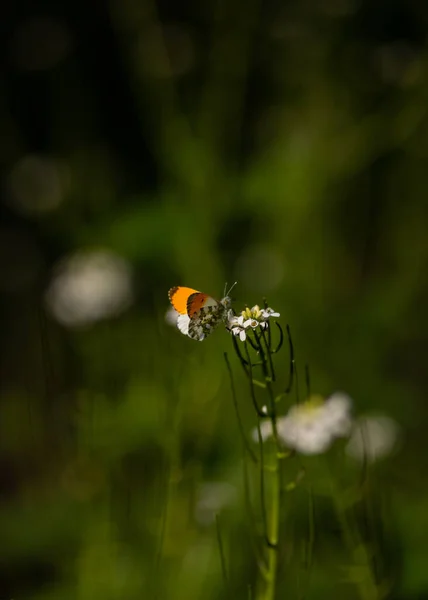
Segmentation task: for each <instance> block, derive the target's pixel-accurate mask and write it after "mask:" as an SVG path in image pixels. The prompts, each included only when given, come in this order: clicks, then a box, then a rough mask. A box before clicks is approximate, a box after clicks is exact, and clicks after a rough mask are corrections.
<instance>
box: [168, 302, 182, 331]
mask: <svg viewBox="0 0 428 600" xmlns="http://www.w3.org/2000/svg"><path fill="white" fill-rule="evenodd" d="M179 315H180V313H179V312H177V311H176V310H175V308H174V307H172V306H171V307H170V308H168V310H167V311H166V313H165V322H166V323H168V325H173V326H174V327H177V319H178V317H179Z"/></svg>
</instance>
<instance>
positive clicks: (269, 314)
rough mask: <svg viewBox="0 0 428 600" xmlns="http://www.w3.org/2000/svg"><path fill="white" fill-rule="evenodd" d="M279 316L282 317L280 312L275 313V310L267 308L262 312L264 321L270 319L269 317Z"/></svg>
mask: <svg viewBox="0 0 428 600" xmlns="http://www.w3.org/2000/svg"><path fill="white" fill-rule="evenodd" d="M279 316H280V314H279V312H275V311H274V310H273V308H269V307H267V308H264V309H263V310H262V317H263V319H266V320H267V319H269V317H279Z"/></svg>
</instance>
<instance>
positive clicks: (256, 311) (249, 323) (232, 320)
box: [226, 304, 280, 342]
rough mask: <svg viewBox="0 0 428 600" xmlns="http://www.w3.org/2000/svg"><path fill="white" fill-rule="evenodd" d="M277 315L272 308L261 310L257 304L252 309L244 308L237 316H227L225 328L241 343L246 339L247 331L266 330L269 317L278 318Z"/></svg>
mask: <svg viewBox="0 0 428 600" xmlns="http://www.w3.org/2000/svg"><path fill="white" fill-rule="evenodd" d="M279 316H280V315H279V313H278V312H275V311H274V310H273V309H272V308H264V309H261V308H260V307H259V306H258V304H256V305H255V306H253V308H248V307H247V308H246V309H245V310H243V311H242V312H241V314H240V315H239V316H235V315H233V314H230V315H229V319H228V322H227V325H226V328H227V329H228V330H229V331H230V333H231V334H232V335H234V336H237V337H239V339H240V340H241V342H244V341H245V340H246V339H247V331H248V330H249V329H257V328H258V327H259V328H260V329H266V328H267V327H268V325H269V319H270V317H279Z"/></svg>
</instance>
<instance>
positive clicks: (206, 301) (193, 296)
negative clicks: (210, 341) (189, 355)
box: [168, 286, 231, 341]
mask: <svg viewBox="0 0 428 600" xmlns="http://www.w3.org/2000/svg"><path fill="white" fill-rule="evenodd" d="M168 297H169V300H170V302H171V304H172V306H173V307H174V308H175V310H176V311H177V312H178V313H179V316H178V318H177V327H178V329H179V330H180V331H181V333H183V334H184V335H187V336H189V337H190V338H191V339H193V340H198V341H202V340H204V339H205V338H206V337H207V336H208V335H209V334H210V333H212V332H213V331H214V329H215V328H216V327H217V326H218V325H219V324H220V323H221V322H222V321H225V320H226V319H227V316H228V312H229V308H230V305H231V299H230V298H229V296H225V297H224V298H223V299H222V300H220V301H217V300H215V299H214V298H212V297H211V296H208V294H204V293H203V292H198V290H194V289H192V288H188V287H181V286H176V287H173V288H171V289H170V290H169V292H168Z"/></svg>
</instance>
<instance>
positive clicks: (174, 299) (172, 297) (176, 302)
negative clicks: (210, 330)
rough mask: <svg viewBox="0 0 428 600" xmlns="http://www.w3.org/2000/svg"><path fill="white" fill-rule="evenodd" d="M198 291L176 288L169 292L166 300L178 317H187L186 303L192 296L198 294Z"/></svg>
mask: <svg viewBox="0 0 428 600" xmlns="http://www.w3.org/2000/svg"><path fill="white" fill-rule="evenodd" d="M199 293H200V292H198V290H194V289H192V288H189V287H182V286H176V287H173V288H171V289H170V290H169V292H168V298H169V301H170V302H171V304H172V305H173V307H174V308H175V310H176V311H177V312H178V313H180V315H187V301H188V299H189V296H191V295H192V294H199Z"/></svg>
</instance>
